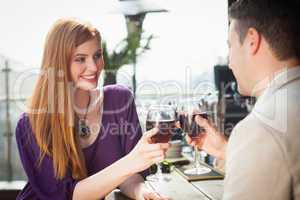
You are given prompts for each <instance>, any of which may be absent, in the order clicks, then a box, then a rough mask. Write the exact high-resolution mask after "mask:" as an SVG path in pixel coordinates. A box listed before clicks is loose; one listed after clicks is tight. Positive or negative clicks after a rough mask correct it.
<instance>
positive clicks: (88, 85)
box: [77, 82, 98, 91]
mask: <svg viewBox="0 0 300 200" xmlns="http://www.w3.org/2000/svg"><path fill="white" fill-rule="evenodd" d="M97 85H98V84H97V83H88V82H79V83H77V87H78V88H80V89H82V90H86V91H90V90H94V89H96V88H97Z"/></svg>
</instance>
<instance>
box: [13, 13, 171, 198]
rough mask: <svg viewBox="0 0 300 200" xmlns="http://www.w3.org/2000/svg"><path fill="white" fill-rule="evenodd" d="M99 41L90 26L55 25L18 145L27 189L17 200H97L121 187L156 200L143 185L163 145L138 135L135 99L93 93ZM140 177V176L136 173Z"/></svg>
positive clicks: (124, 93) (124, 92) (114, 89)
mask: <svg viewBox="0 0 300 200" xmlns="http://www.w3.org/2000/svg"><path fill="white" fill-rule="evenodd" d="M101 51H102V49H101V38H100V34H99V32H98V31H97V30H96V29H95V28H93V27H92V26H91V25H89V24H86V23H82V22H79V21H76V20H71V19H61V20H58V21H57V22H56V23H55V24H54V26H53V27H52V29H51V30H50V32H49V33H48V36H47V39H46V43H45V49H44V54H43V60H42V70H41V74H40V76H39V78H38V81H37V83H36V87H35V89H34V92H33V96H32V98H31V100H30V106H29V110H28V111H27V113H25V114H23V115H22V116H21V118H20V120H19V122H18V124H17V128H16V139H17V144H18V149H19V153H20V158H21V161H22V164H23V167H24V170H25V172H26V174H27V177H28V183H27V184H26V186H25V188H24V189H23V191H22V192H21V193H20V194H19V195H18V197H17V199H30V200H35V199H41V200H48V199H49V200H50V199H51V200H53V199H55V200H63V199H74V200H75V199H76V200H77V199H84V200H88V199H103V198H104V197H105V196H106V195H107V194H108V193H110V192H111V191H112V190H113V189H115V188H117V187H119V188H120V190H121V191H122V192H123V193H124V194H126V195H127V196H129V197H131V198H134V199H162V197H161V196H160V195H158V194H156V193H154V192H151V191H149V190H148V189H147V188H146V187H145V185H144V179H143V176H145V175H146V171H143V170H146V169H147V168H148V167H149V166H151V165H152V164H154V163H156V162H159V161H161V160H163V159H164V153H165V151H166V149H167V148H168V147H169V145H168V144H151V143H150V138H151V136H153V135H154V134H156V132H157V130H156V129H153V130H151V131H149V132H146V133H145V134H143V135H142V132H141V128H140V125H139V121H138V116H137V113H136V108H135V104H134V102H133V98H132V95H131V93H130V92H129V90H128V89H126V88H125V87H122V86H118V85H112V86H108V87H105V88H104V89H103V91H101V92H100V91H99V89H97V84H98V82H97V81H98V78H99V75H100V73H101V71H102V69H103V66H104V61H103V58H102V52H101ZM139 172H141V173H139Z"/></svg>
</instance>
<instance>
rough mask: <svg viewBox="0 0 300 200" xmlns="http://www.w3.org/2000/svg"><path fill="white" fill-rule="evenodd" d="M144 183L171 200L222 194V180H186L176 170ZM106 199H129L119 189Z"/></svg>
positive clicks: (211, 199)
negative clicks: (156, 179) (159, 179)
mask: <svg viewBox="0 0 300 200" xmlns="http://www.w3.org/2000/svg"><path fill="white" fill-rule="evenodd" d="M146 184H147V185H148V186H149V187H151V188H152V189H153V190H154V191H156V192H158V193H160V194H162V195H164V196H167V197H170V198H171V199H172V200H187V199H188V200H221V199H222V194H223V180H201V181H193V182H188V181H187V180H186V179H184V178H183V177H182V176H181V175H180V174H179V173H178V172H176V171H172V172H171V173H170V174H164V179H163V180H162V181H160V182H157V183H156V182H149V181H147V182H146ZM106 199H107V200H129V198H127V197H125V196H124V195H122V194H121V192H120V191H114V192H112V193H111V194H110V195H109V196H108V197H107V198H106Z"/></svg>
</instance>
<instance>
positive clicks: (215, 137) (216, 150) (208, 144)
mask: <svg viewBox="0 0 300 200" xmlns="http://www.w3.org/2000/svg"><path fill="white" fill-rule="evenodd" d="M195 120H196V123H197V124H198V125H199V126H201V127H203V128H204V129H205V131H204V132H203V133H201V134H200V136H199V137H197V139H196V140H192V139H191V138H190V137H189V136H188V135H187V136H186V141H187V143H188V144H190V145H192V146H196V147H197V148H199V149H201V150H204V151H205V152H206V153H208V154H210V155H212V156H214V157H216V158H218V159H223V160H224V159H225V151H226V146H227V139H226V137H225V136H224V135H223V134H221V133H220V132H219V131H218V130H217V128H216V127H215V126H214V125H213V124H212V123H211V122H209V121H208V120H206V119H204V118H202V117H200V116H198V115H197V116H196V119H195Z"/></svg>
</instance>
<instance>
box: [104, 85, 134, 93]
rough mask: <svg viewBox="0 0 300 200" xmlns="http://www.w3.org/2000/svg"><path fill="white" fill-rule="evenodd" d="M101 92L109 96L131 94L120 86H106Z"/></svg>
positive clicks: (125, 87) (123, 86)
mask: <svg viewBox="0 0 300 200" xmlns="http://www.w3.org/2000/svg"><path fill="white" fill-rule="evenodd" d="M103 90H104V92H105V93H109V94H123V95H124V94H130V95H131V94H132V93H131V90H130V89H129V88H128V87H127V86H125V85H120V84H113V85H106V86H104V87H103Z"/></svg>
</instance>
